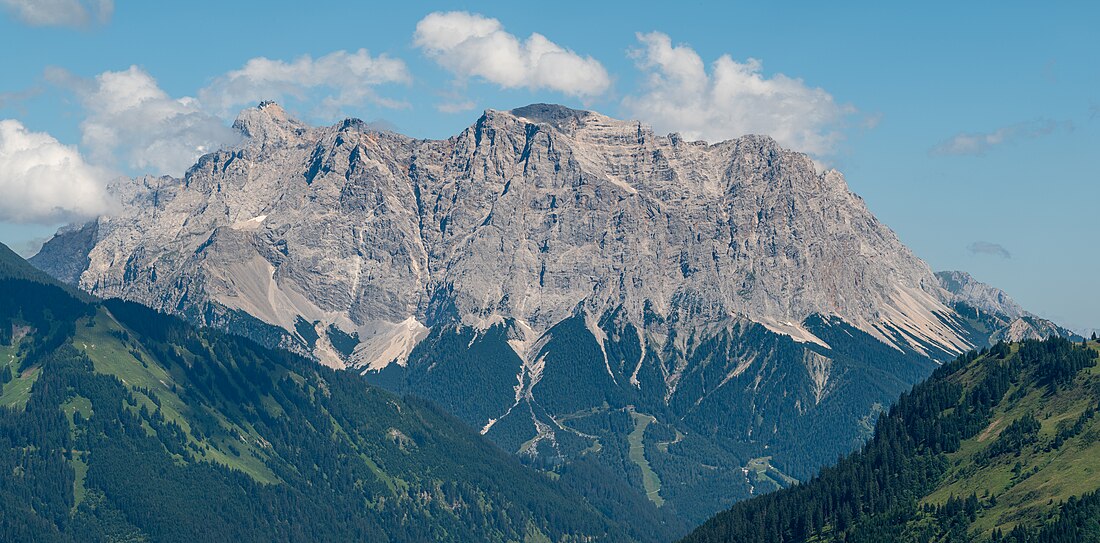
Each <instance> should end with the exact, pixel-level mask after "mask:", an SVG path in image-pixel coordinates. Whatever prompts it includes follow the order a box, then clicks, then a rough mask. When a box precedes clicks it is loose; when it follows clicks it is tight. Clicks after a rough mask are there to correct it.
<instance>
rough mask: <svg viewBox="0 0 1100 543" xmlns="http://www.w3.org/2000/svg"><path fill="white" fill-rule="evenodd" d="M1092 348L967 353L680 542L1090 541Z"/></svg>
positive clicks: (1097, 508)
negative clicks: (778, 484) (863, 437)
mask: <svg viewBox="0 0 1100 543" xmlns="http://www.w3.org/2000/svg"><path fill="white" fill-rule="evenodd" d="M1098 349H1100V345H1098V344H1097V343H1096V342H1095V341H1093V342H1092V343H1088V344H1087V345H1086V344H1081V343H1074V342H1071V341H1068V340H1065V339H1061V338H1054V339H1049V340H1046V341H1026V342H1023V343H1019V344H1012V345H1009V344H1004V343H1000V344H997V345H995V346H994V347H992V348H990V349H984V350H982V351H981V352H972V353H969V354H967V355H964V356H962V357H960V358H958V359H957V360H955V361H954V362H951V363H949V364H945V365H944V366H942V367H940V368H939V369H937V370H936V371H935V372H934V373H933V375H932V376H931V377H930V378H929V379H928V380H927V381H925V382H924V383H922V384H920V385H917V386H916V387H915V388H914V389H913V390H912V392H910V393H908V394H905V395H903V396H902V397H901V399H900V400H898V402H897V404H896V405H895V406H894V407H893V408H892V409H891V410H890V412H889V414H888V415H886V416H883V417H880V419H879V421H878V424H877V426H876V428H875V434H874V437H873V438H872V439H871V440H870V441H869V442H868V443H867V444H866V445H865V446H864V447H863V449H862V450H861V451H860V452H858V453H855V454H853V455H851V456H849V457H847V458H844V459H842V460H840V462H839V463H838V464H837V465H836V466H834V467H830V468H826V469H824V470H822V472H821V473H820V474H819V475H818V476H817V477H815V478H814V479H812V480H811V481H809V482H807V483H806V484H803V485H800V486H796V487H792V488H788V489H785V490H781V491H779V492H775V493H773V494H769V495H766V496H761V497H758V498H755V499H752V500H749V501H746V502H741V503H739V504H736V505H734V506H733V507H732V508H731V509H730V510H728V511H726V512H723V513H720V514H719V515H717V516H716V517H714V518H713V519H711V520H710V521H708V522H706V523H705V524H704V525H702V526H701V527H699V528H698V529H697V530H695V532H693V533H692V534H690V535H689V536H688V537H687V538H685V539H684V541H685V542H687V543H703V542H726V541H730V542H757V541H760V542H797V541H811V542H830V541H845V542H879V541H901V542H907V541H911V542H927V541H943V542H954V541H981V542H985V541H993V542H1001V541H1007V542H1013V543H1025V542H1027V543H1030V542H1043V543H1046V542H1070V541H1073V542H1076V541H1100V492H1098V490H1100V417H1098V416H1097V414H1098V410H1100V367H1097V365H1096V358H1097V351H1098Z"/></svg>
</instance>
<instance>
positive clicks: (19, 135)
mask: <svg viewBox="0 0 1100 543" xmlns="http://www.w3.org/2000/svg"><path fill="white" fill-rule="evenodd" d="M105 181H106V174H105V173H104V172H103V171H102V170H100V169H98V168H95V167H93V166H91V165H89V164H88V163H87V162H85V161H84V158H83V157H81V156H80V153H79V152H77V150H76V149H75V148H74V147H70V146H67V145H63V144H62V143H61V142H59V141H57V140H56V139H54V138H53V137H52V136H50V135H49V134H46V133H43V132H31V131H29V130H27V129H26V127H24V126H23V124H22V123H20V122H19V121H15V120H3V121H0V192H3V194H4V197H3V198H0V221H4V222H11V223H38V224H56V223H58V222H66V221H70V220H76V219H81V218H89V217H93V216H95V215H99V214H100V213H103V212H104V211H106V210H107V209H108V208H109V207H110V206H109V204H108V202H109V201H108V199H107V194H106V191H105V190H104V185H105Z"/></svg>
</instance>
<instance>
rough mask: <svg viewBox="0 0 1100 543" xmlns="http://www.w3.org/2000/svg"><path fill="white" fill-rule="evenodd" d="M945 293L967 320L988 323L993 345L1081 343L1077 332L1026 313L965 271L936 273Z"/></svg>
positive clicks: (1005, 295)
mask: <svg viewBox="0 0 1100 543" xmlns="http://www.w3.org/2000/svg"><path fill="white" fill-rule="evenodd" d="M936 277H937V278H938V279H939V280H940V283H941V285H942V286H943V288H944V290H946V291H947V292H948V293H950V295H951V298H950V299H949V301H948V303H949V305H952V306H953V307H955V309H956V311H957V312H959V313H960V314H961V315H963V316H964V317H966V318H971V316H972V315H973V316H974V318H979V319H982V320H986V321H988V322H989V323H990V324H991V326H989V328H991V329H992V330H993V333H992V334H991V336H990V341H991V342H997V341H1001V340H1003V341H1023V340H1026V339H1046V338H1048V337H1050V336H1062V337H1068V338H1075V339H1081V338H1080V337H1079V336H1078V335H1077V334H1075V333H1074V332H1072V331H1070V330H1067V329H1065V328H1062V327H1061V326H1058V325H1057V324H1055V323H1053V322H1051V321H1049V320H1047V319H1044V318H1042V317H1039V316H1038V315H1035V314H1034V313H1031V312H1029V311H1025V310H1024V308H1023V307H1021V306H1020V304H1018V303H1016V300H1013V299H1012V297H1010V296H1009V295H1008V294H1007V293H1005V291H1003V290H1001V289H999V288H995V287H991V286H989V285H987V284H985V283H982V282H980V281H978V280H977V279H975V278H974V277H973V276H972V275H970V274H969V273H966V272H963V271H943V272H937V273H936Z"/></svg>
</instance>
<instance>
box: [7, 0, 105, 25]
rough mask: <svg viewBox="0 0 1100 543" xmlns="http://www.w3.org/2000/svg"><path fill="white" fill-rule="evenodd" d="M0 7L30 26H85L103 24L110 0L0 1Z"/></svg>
mask: <svg viewBox="0 0 1100 543" xmlns="http://www.w3.org/2000/svg"><path fill="white" fill-rule="evenodd" d="M0 6H2V7H3V8H4V9H5V10H6V11H8V12H9V13H11V14H12V15H14V16H15V18H17V19H19V20H20V21H23V22H24V23H26V24H29V25H32V26H87V25H88V24H91V23H93V22H97V23H106V22H107V21H109V20H110V19H111V14H112V13H114V11H115V3H114V1H113V0H0Z"/></svg>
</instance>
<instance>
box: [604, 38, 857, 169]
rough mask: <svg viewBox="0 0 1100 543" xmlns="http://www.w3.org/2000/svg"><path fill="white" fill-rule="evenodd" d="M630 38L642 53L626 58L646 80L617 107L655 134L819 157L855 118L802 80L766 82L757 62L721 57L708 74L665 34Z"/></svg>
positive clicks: (691, 52) (785, 78) (777, 77)
mask: <svg viewBox="0 0 1100 543" xmlns="http://www.w3.org/2000/svg"><path fill="white" fill-rule="evenodd" d="M637 37H638V41H639V42H641V46H642V47H641V48H640V49H637V50H634V51H632V52H631V54H632V56H634V59H635V61H636V64H637V66H638V68H639V69H640V70H642V71H643V72H644V74H645V75H646V81H645V83H644V85H643V90H642V92H641V94H637V95H634V96H628V97H626V98H625V99H624V100H623V106H624V107H625V109H626V110H627V111H628V112H629V113H630V114H632V115H634V116H636V117H638V118H639V119H641V120H644V121H646V122H648V123H650V124H652V125H653V126H654V128H655V129H657V130H659V131H671V132H680V133H682V134H683V135H684V136H685V137H687V138H691V139H697V138H698V139H705V140H709V141H718V140H724V139H730V138H735V137H739V136H743V135H745V134H766V135H768V136H771V137H773V138H775V139H776V140H777V141H778V142H779V143H780V144H781V145H783V146H785V147H790V148H792V149H795V150H797V151H803V152H807V153H811V154H814V155H819V156H820V155H825V154H828V153H830V152H831V151H833V150H834V149H835V147H836V145H837V143H838V142H839V141H840V139H841V138H842V135H841V134H840V132H838V128H839V125H840V124H841V123H842V122H843V121H844V119H845V117H846V116H847V115H849V114H851V113H854V112H855V109H854V108H852V107H851V106H845V105H841V104H837V103H836V101H835V100H834V99H833V97H832V95H830V94H829V93H828V92H826V91H825V90H823V89H820V88H814V87H810V86H807V85H806V83H805V82H803V81H802V80H801V79H796V78H791V77H788V76H785V75H783V74H776V75H774V76H773V77H770V78H768V77H765V76H764V74H763V73H762V64H761V62H760V61H759V60H756V59H749V60H748V61H747V62H744V63H741V62H737V61H735V60H733V58H731V57H730V56H729V55H723V56H721V57H720V58H718V60H716V61H714V64H713V65H712V66H711V70H710V73H707V69H706V66H705V65H704V63H703V60H702V59H701V58H700V57H699V55H698V53H696V52H695V50H694V49H692V48H691V47H689V46H686V45H677V46H675V47H674V46H673V45H672V40H671V39H670V38H669V37H668V35H666V34H663V33H660V32H652V33H649V34H638V35H637Z"/></svg>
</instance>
